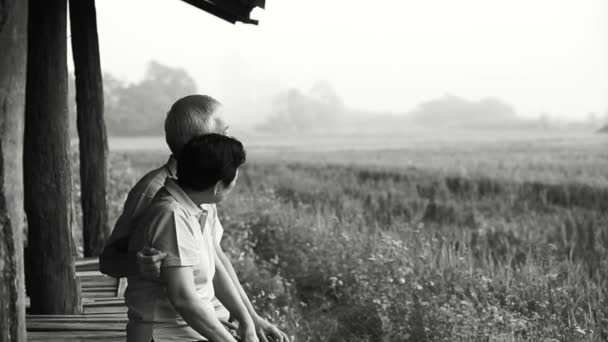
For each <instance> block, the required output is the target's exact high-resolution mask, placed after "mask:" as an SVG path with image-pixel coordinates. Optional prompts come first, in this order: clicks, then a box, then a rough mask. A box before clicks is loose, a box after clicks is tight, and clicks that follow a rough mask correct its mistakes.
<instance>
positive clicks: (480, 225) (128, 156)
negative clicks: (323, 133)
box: [111, 136, 608, 341]
mask: <svg viewBox="0 0 608 342" xmlns="http://www.w3.org/2000/svg"><path fill="white" fill-rule="evenodd" d="M356 141H357V143H353V144H348V143H344V144H342V145H341V146H340V148H336V146H337V145H336V144H333V145H331V144H330V145H327V144H326V145H323V144H321V143H319V144H317V145H315V146H314V148H306V145H305V144H303V143H302V144H292V145H289V144H279V145H277V144H274V145H272V144H270V143H268V144H264V143H257V144H251V146H250V148H249V149H248V152H249V162H248V164H247V165H246V166H245V167H244V169H243V170H242V171H241V174H240V175H241V176H240V178H239V183H238V184H237V189H236V190H235V193H233V194H232V195H231V197H230V198H229V199H228V200H227V201H226V202H224V203H222V204H221V205H220V213H221V215H222V222H223V225H224V228H225V230H226V236H225V239H224V241H223V245H224V247H225V249H226V250H227V251H228V252H229V254H230V255H231V257H232V259H233V262H234V264H235V267H236V268H237V270H238V272H239V274H240V277H241V279H242V280H243V282H244V283H245V287H246V289H247V290H248V292H249V293H250V294H251V297H252V299H253V301H254V303H255V305H256V307H257V308H258V310H259V311H260V312H262V313H264V314H265V315H267V316H268V317H269V318H271V319H272V320H273V321H275V322H277V323H279V324H280V325H281V326H282V327H283V328H284V329H285V330H286V331H287V332H288V333H289V334H290V335H292V336H294V337H295V338H296V339H297V341H605V340H607V339H608V299H607V298H608V297H607V293H606V292H607V289H608V251H607V248H608V211H607V209H608V151H607V150H606V146H607V145H606V143H607V142H608V140H607V139H605V138H603V137H591V136H585V137H571V136H569V137H565V138H559V137H549V138H546V139H536V140H535V139H530V138H528V139H521V138H517V139H501V140H498V141H497V140H495V139H494V140H492V139H486V140H477V141H471V140H470V139H469V140H468V139H461V140H459V141H450V140H449V139H443V140H440V141H437V140H433V141H432V142H431V141H428V142H425V141H424V139H419V140H417V142H416V143H411V144H405V145H403V144H401V145H400V144H397V143H395V144H392V145H391V146H388V147H383V146H381V145H374V146H371V145H370V144H367V145H366V146H368V148H362V146H361V145H362V144H361V140H360V139H359V140H356ZM323 146H325V147H323ZM327 146H333V148H327ZM166 157H167V156H166V154H164V152H160V151H156V150H147V151H142V150H140V149H129V150H119V149H116V150H115V151H113V152H112V154H111V162H112V169H111V179H112V189H111V191H112V193H111V201H112V217H113V218H116V216H117V215H118V213H119V210H120V209H121V206H122V202H123V201H124V198H125V196H126V193H127V191H128V190H129V188H130V186H131V185H132V184H133V183H134V182H135V181H136V180H137V179H138V178H139V177H140V176H141V175H143V173H145V172H146V171H147V170H150V169H152V168H155V167H158V166H160V165H162V163H164V161H165V160H166Z"/></svg>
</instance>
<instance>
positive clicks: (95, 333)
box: [26, 258, 128, 342]
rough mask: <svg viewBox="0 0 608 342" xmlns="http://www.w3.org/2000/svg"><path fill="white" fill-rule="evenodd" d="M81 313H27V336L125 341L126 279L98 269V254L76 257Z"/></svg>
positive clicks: (73, 341) (66, 340)
mask: <svg viewBox="0 0 608 342" xmlns="http://www.w3.org/2000/svg"><path fill="white" fill-rule="evenodd" d="M76 277H78V279H79V282H80V286H81V292H80V293H81V295H82V298H81V302H82V315H27V317H26V321H27V340H28V341H32V342H38V341H58V342H78V341H96V342H114V341H125V340H126V332H125V328H126V325H127V321H128V319H127V307H126V306H125V304H124V291H125V289H126V285H127V282H126V280H124V279H121V280H120V281H118V280H116V279H114V278H111V277H108V276H106V275H104V274H102V273H101V272H99V262H98V260H97V258H90V259H82V260H78V261H76Z"/></svg>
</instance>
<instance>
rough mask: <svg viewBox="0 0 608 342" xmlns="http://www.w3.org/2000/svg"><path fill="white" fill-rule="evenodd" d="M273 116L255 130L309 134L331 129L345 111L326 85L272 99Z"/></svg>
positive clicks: (280, 95) (292, 91) (331, 89)
mask: <svg viewBox="0 0 608 342" xmlns="http://www.w3.org/2000/svg"><path fill="white" fill-rule="evenodd" d="M274 107H275V112H274V114H273V115H271V116H270V117H269V118H268V119H267V120H266V121H265V122H264V123H262V124H261V125H259V126H258V129H260V130H262V131H279V130H280V131H284V132H310V131H323V130H327V129H328V128H333V127H335V125H336V124H337V122H338V121H339V120H340V118H341V116H342V115H343V113H344V111H345V106H344V102H343V101H342V99H341V98H340V97H339V96H338V94H337V92H336V91H335V90H334V88H333V87H331V85H330V84H329V83H328V82H327V81H318V82H316V83H315V84H314V85H313V86H312V88H311V89H310V91H309V92H308V94H305V93H303V92H302V91H300V90H299V89H296V88H292V89H289V90H287V91H285V92H283V93H280V94H279V95H277V96H276V98H275V99H274Z"/></svg>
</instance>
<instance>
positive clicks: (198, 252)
mask: <svg viewBox="0 0 608 342" xmlns="http://www.w3.org/2000/svg"><path fill="white" fill-rule="evenodd" d="M216 223H218V224H219V220H218V219H217V212H216V209H215V206H214V205H203V206H202V207H199V206H197V205H195V204H194V202H192V200H191V199H190V198H189V197H188V196H187V195H186V194H185V193H184V192H183V190H182V189H181V188H180V187H179V186H178V185H177V184H176V182H175V181H174V180H173V179H171V178H167V180H166V181H165V186H164V187H163V188H161V189H160V190H159V191H158V193H157V194H156V196H155V197H154V199H153V201H152V203H151V204H150V207H149V209H148V210H147V212H146V214H145V215H144V216H142V217H141V219H140V220H139V221H138V225H137V228H136V230H135V232H134V233H133V235H132V237H131V239H130V242H129V250H130V251H138V250H140V249H141V248H143V247H153V248H156V249H158V250H162V251H164V252H166V253H167V257H166V258H165V259H163V262H162V266H161V267H179V266H190V267H192V272H193V275H194V283H195V284H194V285H195V288H196V291H197V293H198V294H199V297H200V299H201V300H204V301H209V302H212V301H213V298H214V290H213V276H214V274H215V261H214V245H213V244H214V239H215V237H214V234H213V232H214V231H215V230H216V229H215V228H217V229H221V226H220V227H215V224H216ZM128 280H129V281H128V284H129V285H128V288H127V291H126V293H125V301H126V303H127V306H128V309H129V311H128V315H129V325H128V327H127V333H128V337H129V339H128V341H146V342H147V341H149V340H150V339H151V338H154V340H155V341H157V342H160V341H174V340H182V341H183V340H185V341H188V340H192V341H195V340H202V339H204V338H203V337H202V336H200V335H199V334H198V333H197V332H196V331H194V330H193V329H191V328H189V327H188V326H187V324H186V323H185V322H184V321H183V320H182V319H181V317H180V316H179V314H178V313H177V312H176V311H175V310H174V309H173V307H172V305H171V303H170V302H169V299H168V297H167V296H166V293H165V285H164V284H163V283H162V282H161V281H151V280H147V279H143V278H140V277H129V279H128ZM220 318H221V319H226V318H227V317H218V319H220Z"/></svg>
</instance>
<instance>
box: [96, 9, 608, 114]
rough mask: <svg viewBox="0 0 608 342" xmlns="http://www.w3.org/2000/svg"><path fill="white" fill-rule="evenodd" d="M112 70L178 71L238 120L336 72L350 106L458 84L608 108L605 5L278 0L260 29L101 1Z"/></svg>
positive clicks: (532, 106) (383, 104) (464, 89)
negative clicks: (160, 67) (158, 66)
mask: <svg viewBox="0 0 608 342" xmlns="http://www.w3.org/2000/svg"><path fill="white" fill-rule="evenodd" d="M97 11H98V25H99V35H100V47H101V58H102V67H103V68H104V70H105V71H108V72H111V73H113V74H115V75H117V76H120V77H123V78H125V79H127V80H130V81H137V80H138V79H139V78H140V77H142V75H143V72H144V68H145V65H146V63H147V62H148V61H149V60H151V59H155V60H158V61H159V62H161V63H164V64H168V65H171V66H180V67H183V68H185V69H186V70H188V71H189V72H190V74H191V75H192V76H193V77H194V78H195V80H196V81H197V84H198V86H199V89H200V91H201V93H207V94H210V95H212V96H215V97H217V98H218V99H219V100H220V101H222V102H223V103H224V104H225V105H226V106H227V108H229V109H230V110H229V112H230V116H231V119H232V120H235V119H238V120H240V121H242V122H251V121H256V119H257V120H259V118H260V116H261V115H262V114H263V113H266V112H267V111H268V104H269V103H270V101H271V98H272V96H273V95H275V94H276V93H278V92H280V91H281V90H285V89H287V88H290V87H296V88H300V89H302V90H304V91H306V90H308V89H309V88H310V87H311V86H312V84H313V83H314V82H315V81H316V80H327V81H329V82H330V83H331V84H332V85H333V86H334V87H335V88H336V89H337V90H338V92H339V94H340V95H341V96H342V98H343V99H344V102H345V103H346V104H347V106H349V107H351V108H356V109H362V110H370V111H389V112H407V111H410V110H412V109H414V108H415V107H416V105H417V104H418V103H420V102H422V101H425V100H429V99H432V98H435V97H438V96H442V95H444V94H446V93H449V94H453V95H457V96H462V97H464V98H467V99H469V100H478V99H480V98H482V97H485V96H493V97H498V98H500V99H503V100H504V101H506V102H508V103H511V104H513V105H514V106H515V108H516V110H517V112H518V114H520V115H522V116H526V117H533V116H538V115H539V114H540V113H541V112H547V113H549V114H550V115H551V116H552V117H559V118H563V119H585V118H586V117H587V113H589V112H595V113H597V115H598V116H603V115H605V113H606V112H607V111H608V1H606V0H509V1H505V0H500V1H498V0H458V1H457V0H425V1H410V0H392V1H391V0H375V1H360V0H307V1H303V0H300V1H296V0H267V6H266V10H265V11H256V12H255V13H254V17H257V18H258V19H260V25H259V26H252V25H243V24H237V25H232V24H229V23H227V22H224V21H223V20H220V19H218V18H215V17H213V16H211V15H209V14H207V13H205V12H203V11H201V10H198V9H196V8H194V7H192V6H190V5H188V4H186V3H183V2H182V1H178V0H101V1H97Z"/></svg>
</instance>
